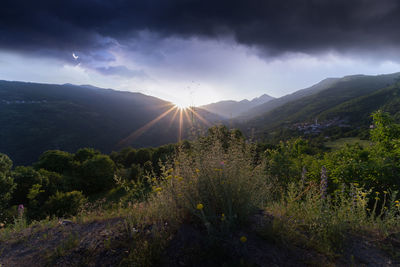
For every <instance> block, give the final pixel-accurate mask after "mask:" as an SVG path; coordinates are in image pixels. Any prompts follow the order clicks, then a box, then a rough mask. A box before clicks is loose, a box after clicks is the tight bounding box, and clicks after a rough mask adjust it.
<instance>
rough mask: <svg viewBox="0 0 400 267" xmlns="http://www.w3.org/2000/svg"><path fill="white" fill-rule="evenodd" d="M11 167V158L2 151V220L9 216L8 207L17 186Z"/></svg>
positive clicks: (0, 176)
mask: <svg viewBox="0 0 400 267" xmlns="http://www.w3.org/2000/svg"><path fill="white" fill-rule="evenodd" d="M11 167H12V161H11V160H10V158H9V157H8V156H6V155H4V154H1V153H0V222H3V221H4V220H5V219H6V217H7V214H6V213H7V212H6V209H7V208H8V207H9V204H10V200H11V198H12V194H13V192H14V189H15V186H16V185H15V182H14V179H13V178H12V176H11V174H10V170H11Z"/></svg>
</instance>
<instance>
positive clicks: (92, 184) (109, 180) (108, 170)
mask: <svg viewBox="0 0 400 267" xmlns="http://www.w3.org/2000/svg"><path fill="white" fill-rule="evenodd" d="M114 171H115V164H114V162H113V161H112V160H111V159H110V157H109V156H106V155H96V156H94V157H92V158H91V159H88V160H86V161H85V162H83V163H82V165H81V166H80V176H79V180H78V181H77V183H79V185H80V189H81V190H82V191H83V192H85V193H87V194H93V193H98V192H104V191H107V190H109V189H111V188H112V187H113V186H114V184H115V183H114Z"/></svg>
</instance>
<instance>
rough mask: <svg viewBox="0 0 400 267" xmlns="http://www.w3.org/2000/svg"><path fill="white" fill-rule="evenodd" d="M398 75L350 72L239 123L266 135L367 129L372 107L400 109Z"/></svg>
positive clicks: (389, 109) (268, 136) (249, 129)
mask: <svg viewBox="0 0 400 267" xmlns="http://www.w3.org/2000/svg"><path fill="white" fill-rule="evenodd" d="M399 77H400V74H399V73H394V74H389V75H378V76H365V75H355V76H347V77H344V78H341V79H337V80H334V81H333V82H332V83H330V84H329V86H327V87H325V88H324V89H322V90H318V91H317V92H315V93H313V94H311V95H308V96H305V97H301V98H299V99H297V100H294V101H290V102H288V103H286V104H283V105H280V106H279V107H276V108H274V109H272V110H270V111H268V112H266V113H263V114H259V115H258V117H255V118H254V119H250V120H248V121H246V122H244V123H241V124H240V123H239V124H238V125H241V128H242V129H246V131H247V132H248V133H249V134H250V132H253V133H254V135H255V136H256V137H259V138H267V139H268V138H273V139H282V138H287V137H290V136H292V135H294V136H296V135H297V136H298V135H303V134H304V133H316V134H319V133H321V132H323V131H325V130H327V129H328V128H330V129H332V128H334V127H336V128H337V127H339V128H347V130H357V129H358V128H357V127H363V129H364V130H366V129H367V128H368V127H369V125H370V123H371V118H370V114H371V113H372V112H373V111H376V110H377V109H380V108H381V109H383V110H387V111H390V112H391V113H393V114H395V113H397V112H398V111H399V110H400V107H399V106H398V105H396V103H397V101H398V100H397V95H398V92H399V89H398V88H399V85H398V83H396V82H397V81H398V80H399ZM299 92H300V91H299ZM277 100H279V99H277ZM273 101H276V100H273ZM273 101H271V102H270V103H272V102H273ZM267 104H268V103H267ZM355 134H356V133H355ZM327 135H328V136H329V135H330V134H329V133H327Z"/></svg>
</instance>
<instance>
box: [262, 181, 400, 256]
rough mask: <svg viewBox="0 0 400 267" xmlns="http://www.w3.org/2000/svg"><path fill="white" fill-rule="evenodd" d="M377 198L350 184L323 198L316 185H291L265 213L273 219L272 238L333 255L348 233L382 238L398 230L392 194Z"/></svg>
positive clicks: (312, 183)
mask: <svg viewBox="0 0 400 267" xmlns="http://www.w3.org/2000/svg"><path fill="white" fill-rule="evenodd" d="M370 195H372V196H373V197H374V199H375V200H374V201H373V202H374V206H373V208H372V210H371V209H369V208H368V203H369V202H370V199H369V196H370ZM378 195H379V193H375V194H371V191H370V190H368V191H367V190H365V189H363V188H362V187H359V186H358V185H357V184H352V185H351V186H350V187H347V188H346V187H342V188H340V190H337V191H335V192H334V193H333V194H330V195H329V196H328V197H327V198H323V197H321V191H320V185H319V184H317V183H314V182H311V183H309V184H308V186H306V187H304V186H303V185H302V184H301V183H291V184H289V186H288V190H287V191H286V192H285V193H284V194H283V196H282V198H281V200H280V201H277V202H275V203H273V204H271V205H269V206H268V208H267V210H268V211H269V212H270V213H271V214H272V215H274V223H273V229H272V230H273V232H274V234H275V235H277V236H280V238H283V239H287V240H289V241H290V242H297V243H301V244H302V245H304V244H305V245H307V246H311V247H313V248H315V249H317V250H319V251H321V252H324V253H328V254H331V255H334V254H335V253H337V252H340V250H341V249H342V248H343V242H344V241H345V240H346V236H347V235H348V234H349V233H357V232H365V231H371V232H372V231H373V232H375V233H380V234H383V235H386V234H387V233H388V232H389V230H393V229H397V231H398V230H399V227H400V221H399V219H400V218H399V204H398V201H396V200H395V198H396V193H393V194H392V195H391V197H390V196H389V193H388V192H386V191H385V193H384V194H383V197H382V198H380V197H378ZM380 203H381V205H380V206H381V208H380V209H379V210H378V204H380Z"/></svg>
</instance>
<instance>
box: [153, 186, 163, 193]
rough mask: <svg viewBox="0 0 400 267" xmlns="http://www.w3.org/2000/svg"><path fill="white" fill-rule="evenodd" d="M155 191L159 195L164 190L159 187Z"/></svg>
mask: <svg viewBox="0 0 400 267" xmlns="http://www.w3.org/2000/svg"><path fill="white" fill-rule="evenodd" d="M154 191H156V192H157V193H159V192H161V191H162V188H161V187H157V188H156V189H154Z"/></svg>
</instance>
